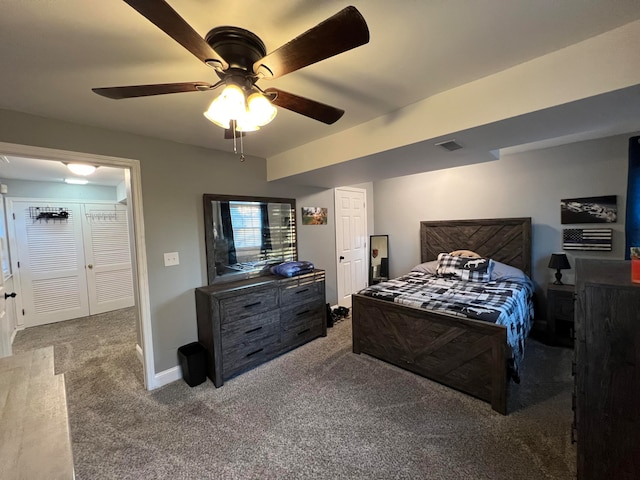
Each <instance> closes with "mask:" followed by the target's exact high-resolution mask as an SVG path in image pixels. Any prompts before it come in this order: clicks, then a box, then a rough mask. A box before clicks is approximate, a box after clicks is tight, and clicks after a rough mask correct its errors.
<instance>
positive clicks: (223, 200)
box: [203, 193, 298, 284]
mask: <svg viewBox="0 0 640 480" xmlns="http://www.w3.org/2000/svg"><path fill="white" fill-rule="evenodd" d="M203 202H204V224H205V244H206V254H207V277H208V283H209V284H212V283H217V282H222V281H229V280H239V279H242V278H250V277H254V276H259V275H266V274H269V269H270V268H271V267H272V266H273V265H276V264H279V263H282V262H286V261H293V260H297V258H298V250H297V237H296V215H295V212H296V202H295V200H294V199H291V198H271V197H251V196H235V195H215V194H209V193H206V194H204V195H203Z"/></svg>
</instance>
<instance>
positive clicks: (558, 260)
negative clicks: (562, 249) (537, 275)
mask: <svg viewBox="0 0 640 480" xmlns="http://www.w3.org/2000/svg"><path fill="white" fill-rule="evenodd" d="M549 268H555V269H556V270H570V269H571V265H569V259H568V258H567V255H566V254H565V253H552V254H551V258H550V259H549Z"/></svg>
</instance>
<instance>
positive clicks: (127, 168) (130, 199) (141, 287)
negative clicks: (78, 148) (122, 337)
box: [0, 142, 159, 390]
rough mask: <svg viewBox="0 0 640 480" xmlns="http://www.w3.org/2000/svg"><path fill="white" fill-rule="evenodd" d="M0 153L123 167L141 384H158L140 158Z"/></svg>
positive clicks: (10, 147)
mask: <svg viewBox="0 0 640 480" xmlns="http://www.w3.org/2000/svg"><path fill="white" fill-rule="evenodd" d="M0 153H1V154H3V155H6V156H15V157H22V158H38V159H42V160H47V161H52V162H62V163H69V162H80V163H88V162H89V163H91V164H93V165H96V166H107V167H115V168H122V169H124V178H125V182H124V184H125V189H126V197H127V204H128V206H129V209H130V210H129V211H130V218H131V220H132V222H131V226H132V234H131V245H132V247H133V248H132V249H131V253H132V255H133V257H134V258H133V259H132V260H133V262H132V266H133V277H134V293H135V304H136V310H137V317H138V331H139V333H140V339H139V341H140V349H141V359H142V364H143V371H144V385H145V388H146V389H147V390H152V389H154V388H156V387H157V386H159V385H158V381H157V380H156V378H155V369H154V356H153V340H152V330H151V314H150V304H149V288H148V278H147V266H146V265H147V258H146V248H145V243H144V217H143V211H142V181H141V170H140V162H139V161H138V160H133V159H125V158H119V157H108V156H102V155H93V154H81V153H78V152H70V151H65V150H56V149H49V148H42V147H34V146H29V145H18V144H11V143H3V142H0Z"/></svg>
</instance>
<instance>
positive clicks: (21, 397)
mask: <svg viewBox="0 0 640 480" xmlns="http://www.w3.org/2000/svg"><path fill="white" fill-rule="evenodd" d="M0 465H2V469H3V476H2V478H3V479H7V480H13V479H41V478H42V479H45V478H46V479H72V478H73V455H72V452H71V437H70V433H69V419H68V414H67V400H66V391H65V382H64V375H54V365H53V347H47V348H43V349H39V350H34V351H31V352H26V353H23V354H19V355H14V356H12V357H5V358H2V359H0Z"/></svg>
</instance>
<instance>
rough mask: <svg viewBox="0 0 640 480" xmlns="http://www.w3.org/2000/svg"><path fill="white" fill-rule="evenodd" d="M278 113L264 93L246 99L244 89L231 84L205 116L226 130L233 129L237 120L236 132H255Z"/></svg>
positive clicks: (253, 94)
mask: <svg viewBox="0 0 640 480" xmlns="http://www.w3.org/2000/svg"><path fill="white" fill-rule="evenodd" d="M277 113H278V111H277V109H276V108H275V107H274V106H273V105H272V104H271V102H270V101H269V100H268V99H267V98H266V97H265V96H264V95H263V94H262V93H260V92H258V91H255V92H254V93H252V94H251V95H249V98H248V99H245V94H244V91H243V89H242V88H241V87H239V86H237V85H235V84H233V83H231V84H228V85H227V86H226V87H224V90H222V93H220V95H218V96H217V97H216V98H215V99H214V100H213V102H211V105H210V106H209V108H208V109H207V111H206V112H204V116H205V117H206V118H207V119H208V120H209V121H210V122H212V123H214V124H216V125H218V126H219V127H222V128H224V129H228V128H231V121H232V120H235V122H236V131H238V132H253V131H256V130H258V129H259V128H260V127H262V126H264V125H266V124H267V123H269V122H271V121H272V120H273V119H274V118H275V116H276V114H277Z"/></svg>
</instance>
